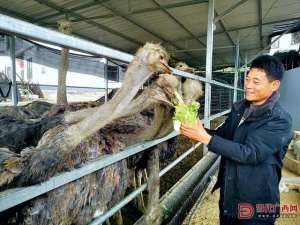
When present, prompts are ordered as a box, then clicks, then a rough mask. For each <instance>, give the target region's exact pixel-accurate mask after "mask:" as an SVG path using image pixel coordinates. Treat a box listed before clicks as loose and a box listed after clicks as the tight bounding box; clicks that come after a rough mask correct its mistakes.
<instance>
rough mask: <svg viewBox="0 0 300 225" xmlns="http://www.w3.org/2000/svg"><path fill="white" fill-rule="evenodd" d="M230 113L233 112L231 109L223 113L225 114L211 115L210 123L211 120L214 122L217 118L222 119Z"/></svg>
mask: <svg viewBox="0 0 300 225" xmlns="http://www.w3.org/2000/svg"><path fill="white" fill-rule="evenodd" d="M230 111H231V109H228V110H225V111H223V112H220V113H217V114H214V115H211V116H210V117H209V118H208V119H209V120H210V121H211V120H214V119H216V118H218V117H220V116H224V115H226V114H228V113H230Z"/></svg>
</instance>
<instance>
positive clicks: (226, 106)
mask: <svg viewBox="0 0 300 225" xmlns="http://www.w3.org/2000/svg"><path fill="white" fill-rule="evenodd" d="M42 2H43V1H42ZM244 2H246V1H240V2H238V3H237V4H236V5H234V6H233V7H232V8H231V9H229V10H228V11H227V12H225V13H224V14H223V15H219V17H217V19H218V20H220V19H221V18H222V17H224V16H226V15H227V14H229V13H230V12H231V11H232V10H233V9H235V8H236V7H238V6H239V5H240V4H243V3H244ZM214 10H215V9H214V0H209V1H208V23H207V40H206V42H207V44H206V66H205V77H203V76H198V75H194V74H191V73H188V72H184V71H180V70H178V69H172V72H173V74H174V75H176V76H179V77H184V78H189V79H194V80H199V81H201V82H203V84H205V88H204V90H205V95H204V99H202V100H203V104H202V106H203V108H201V109H202V112H201V114H202V115H203V121H204V124H205V126H206V127H207V128H209V127H210V124H211V121H213V120H215V119H217V118H219V117H222V116H225V115H226V114H228V113H229V112H230V108H231V105H232V103H233V102H236V101H238V100H240V99H242V98H243V97H244V90H243V89H244V87H243V86H244V85H243V84H241V81H242V80H244V79H241V77H244V76H245V75H246V73H247V65H248V62H251V60H252V59H253V57H251V58H249V59H248V60H247V57H245V63H244V64H243V65H242V66H240V58H241V57H240V55H239V53H240V50H239V42H238V41H237V42H236V43H234V44H235V74H234V85H233V86H232V85H230V84H226V83H223V82H220V81H216V80H215V79H213V76H212V75H213V71H212V66H213V65H212V63H213V62H212V58H213V48H214V46H213V37H214V21H216V20H215V19H216V18H214V17H215V11H214ZM0 31H1V32H2V33H4V34H6V35H8V36H9V41H10V57H11V60H12V73H11V74H12V84H11V92H12V102H13V105H15V106H17V104H18V91H17V89H18V87H17V82H16V80H17V79H16V63H15V57H16V52H15V43H16V39H17V38H18V39H20V38H21V39H22V38H28V39H31V40H35V41H41V42H45V43H49V44H52V45H56V46H61V47H65V48H69V49H74V50H77V51H80V52H84V53H88V54H91V55H93V56H95V57H99V58H105V59H106V61H105V63H106V64H107V62H108V61H114V60H115V61H118V62H122V63H124V64H128V63H130V62H131V61H132V60H133V58H134V56H133V55H131V54H128V53H125V52H122V51H119V50H116V49H113V48H110V47H106V46H104V45H100V44H96V43H94V42H91V41H88V40H84V39H80V38H77V37H74V36H70V35H67V34H63V33H61V32H57V31H54V30H50V29H47V28H44V27H41V26H38V25H34V24H32V23H29V22H25V21H22V20H19V19H16V18H13V17H10V16H7V15H3V14H0ZM273 42H274V41H273ZM271 44H272V43H271ZM271 44H270V45H271ZM270 45H268V46H266V47H264V48H263V49H262V50H265V49H267V48H268V47H270ZM261 53H262V51H259V52H258V53H257V54H255V55H253V56H254V57H255V56H256V55H259V54H261ZM104 68H106V67H104ZM240 68H244V71H243V72H242V73H241V72H240V71H241V70H240ZM104 71H105V74H104V78H105V87H103V88H104V89H105V102H107V101H108V95H109V93H108V88H109V86H108V80H109V79H108V75H107V70H105V69H104ZM239 83H240V84H239ZM224 96H225V97H224ZM224 98H225V100H224ZM224 102H225V103H224ZM178 135H179V133H178V132H176V131H173V132H171V133H170V134H168V135H166V136H164V137H162V138H159V139H155V140H151V141H145V142H142V143H138V144H134V145H132V146H128V147H125V148H124V149H122V151H119V152H117V153H112V154H107V155H105V156H102V157H100V158H99V159H97V160H94V161H92V162H89V163H87V164H85V165H82V166H81V167H80V168H75V169H73V170H71V171H67V172H63V173H61V174H59V175H56V176H54V177H51V178H50V179H48V180H46V181H44V182H42V183H40V184H37V185H31V186H27V187H18V188H11V189H8V190H4V191H2V192H0V212H5V211H6V210H9V209H11V208H13V207H16V206H18V205H21V204H23V203H25V202H27V201H29V200H32V199H34V198H36V197H38V196H41V195H43V194H46V193H48V192H50V191H53V190H55V189H57V188H59V187H62V186H63V185H66V184H68V183H70V182H73V181H76V180H78V179H80V178H82V177H84V176H87V175H89V174H92V173H94V172H96V171H99V170H101V169H104V168H106V167H108V166H110V165H114V164H115V163H118V162H120V161H122V160H124V159H128V158H129V157H132V156H134V155H136V154H138V153H141V152H146V151H149V152H150V153H151V152H152V153H151V154H150V156H151V157H152V158H151V160H152V163H153V165H156V167H155V166H154V167H155V168H154V169H153V168H152V169H153V170H154V172H153V171H152V172H151V171H150V172H149V178H148V183H144V184H141V185H140V186H139V187H137V188H136V189H134V190H133V191H132V192H130V193H127V194H126V196H125V197H124V198H123V199H121V200H120V201H118V202H117V203H116V204H114V205H113V206H112V207H111V208H109V209H107V210H105V212H100V213H97V215H96V216H94V218H93V220H92V221H91V223H90V224H91V225H96V224H103V223H105V222H107V221H108V219H109V218H110V217H112V216H113V215H115V214H117V213H118V212H119V210H121V209H122V208H123V207H124V206H126V205H127V204H128V203H129V202H131V201H132V200H133V199H135V198H137V197H138V196H140V195H141V193H143V192H144V191H145V190H146V189H148V193H149V195H150V196H152V195H153V196H154V197H153V198H154V200H153V201H154V202H153V201H152V200H150V201H149V200H148V205H147V210H146V211H145V212H144V216H142V217H141V218H140V219H139V220H138V221H136V223H135V224H145V223H146V224H151V223H149V221H152V220H153V218H151V217H157V216H158V215H156V214H155V209H156V207H157V206H158V205H159V207H160V208H161V209H162V212H163V215H160V216H158V217H160V218H163V223H166V224H179V223H180V222H182V221H183V219H184V216H185V215H186V212H187V211H189V210H190V209H191V207H192V205H193V203H194V202H195V200H196V199H197V198H198V197H199V195H200V193H203V192H205V190H206V188H207V187H208V184H209V183H210V182H211V176H212V175H213V174H214V173H215V172H216V170H217V168H218V163H219V159H218V156H217V155H215V154H213V153H209V152H207V150H206V148H205V146H203V149H204V150H203V152H204V153H203V154H204V156H203V158H202V159H201V160H200V161H199V162H198V163H196V164H195V165H194V166H193V167H192V169H190V170H189V171H188V172H187V173H186V174H185V175H184V176H183V177H182V178H181V179H180V180H179V181H178V182H177V183H176V184H175V185H174V186H173V187H172V188H170V189H169V190H168V191H167V192H166V193H165V194H164V195H163V196H162V197H160V198H159V199H157V190H158V192H159V187H157V185H156V184H157V181H159V177H163V176H164V175H165V174H166V173H168V172H169V171H171V170H172V169H173V168H174V167H175V166H176V165H178V164H179V163H180V162H181V161H182V160H183V159H185V158H186V157H188V156H189V155H190V154H192V153H193V152H194V151H195V149H197V148H198V147H199V146H201V144H200V143H197V144H195V145H194V146H193V147H191V148H190V149H187V150H186V151H185V152H184V153H182V154H181V155H180V156H178V157H177V158H176V159H175V160H174V161H173V162H171V163H169V164H168V165H167V166H166V167H164V168H163V169H162V170H160V171H155V169H157V163H159V161H158V160H159V158H158V157H157V155H156V156H155V154H154V153H153V152H154V151H153V147H155V146H157V145H158V144H160V143H163V142H165V141H167V140H170V139H172V138H174V137H176V136H178ZM155 163H156V164H155ZM158 200H159V202H157V201H158ZM155 201H156V202H155ZM155 219H156V218H154V221H155ZM145 221H146V222H145ZM156 223H157V221H156ZM156 223H154V222H153V223H152V224H156Z"/></svg>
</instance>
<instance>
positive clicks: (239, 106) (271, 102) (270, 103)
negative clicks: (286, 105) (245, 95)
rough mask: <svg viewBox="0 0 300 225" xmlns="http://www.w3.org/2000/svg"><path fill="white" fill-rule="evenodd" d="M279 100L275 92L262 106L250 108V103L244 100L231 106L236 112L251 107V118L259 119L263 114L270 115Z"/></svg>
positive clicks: (278, 95)
mask: <svg viewBox="0 0 300 225" xmlns="http://www.w3.org/2000/svg"><path fill="white" fill-rule="evenodd" d="M279 98H280V94H279V93H278V92H277V91H276V92H274V93H273V94H272V95H271V97H270V98H269V99H268V100H267V101H266V102H265V103H264V104H263V105H260V106H251V102H249V101H247V100H246V99H244V100H242V101H240V102H237V103H235V104H234V105H233V107H234V109H235V110H237V111H240V110H243V111H244V110H245V109H246V108H248V107H253V109H252V110H251V111H252V112H251V117H259V116H261V115H263V114H264V113H267V112H269V113H271V112H272V110H273V108H274V106H275V104H276V103H277V102H278V100H279Z"/></svg>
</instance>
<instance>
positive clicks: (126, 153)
mask: <svg viewBox="0 0 300 225" xmlns="http://www.w3.org/2000/svg"><path fill="white" fill-rule="evenodd" d="M177 135H178V132H175V131H173V132H172V133H170V134H169V135H167V136H165V137H163V138H160V139H156V140H152V141H146V142H143V143H140V144H136V145H132V146H129V147H127V148H124V150H123V151H121V152H118V153H115V154H113V155H107V156H104V157H102V158H101V159H98V160H96V161H94V162H91V163H89V164H87V165H85V166H83V167H81V168H78V169H74V170H72V171H70V172H65V173H62V174H60V175H57V176H54V177H52V178H50V179H49V180H48V181H46V182H43V183H41V184H38V185H33V186H29V187H24V188H17V189H8V190H6V191H3V192H0V212H1V211H4V210H6V209H9V208H11V207H13V206H16V205H18V204H21V203H23V202H25V201H28V200H30V199H33V198H35V197H37V196H39V195H42V194H45V193H47V192H49V191H51V190H53V189H55V188H58V187H60V186H63V185H65V184H67V183H69V182H72V181H74V180H77V179H79V178H81V177H83V176H86V175H88V174H91V173H93V172H95V171H97V170H99V169H102V168H104V167H107V166H109V165H111V164H113V163H116V162H118V161H120V160H123V159H126V158H128V157H130V156H132V155H134V154H137V153H139V152H142V151H143V150H145V149H147V148H150V147H152V146H154V145H157V144H159V143H161V142H164V141H166V140H168V139H170V138H172V137H175V136H177Z"/></svg>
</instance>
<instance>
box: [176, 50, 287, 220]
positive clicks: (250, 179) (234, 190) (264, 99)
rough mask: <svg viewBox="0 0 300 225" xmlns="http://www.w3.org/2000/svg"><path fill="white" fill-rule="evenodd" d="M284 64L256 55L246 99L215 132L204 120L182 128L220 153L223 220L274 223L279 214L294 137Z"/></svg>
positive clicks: (232, 110)
mask: <svg viewBox="0 0 300 225" xmlns="http://www.w3.org/2000/svg"><path fill="white" fill-rule="evenodd" d="M283 72H284V69H283V66H282V64H281V62H280V61H278V60H277V59H276V58H275V57H273V56H269V55H264V56H260V57H258V58H256V59H255V60H254V61H253V62H252V64H251V67H250V71H249V73H248V75H247V78H246V99H244V100H242V101H240V102H237V103H235V104H234V105H233V107H232V109H231V112H230V114H229V116H228V118H227V119H226V121H225V122H224V124H223V125H222V126H221V127H219V128H218V129H217V130H216V131H212V130H206V129H204V128H203V126H202V123H201V122H199V123H198V126H196V127H191V126H187V125H182V126H181V133H182V134H183V135H186V136H188V137H190V138H191V139H194V140H197V141H199V142H202V143H204V144H206V145H207V146H208V149H209V150H210V151H212V152H214V153H216V154H220V155H221V156H222V157H221V164H220V169H219V175H218V181H217V183H216V186H215V188H214V189H216V188H218V187H220V201H219V209H220V224H221V225H224V224H226V225H227V224H232V225H239V224H255V225H260V224H274V223H275V219H276V217H278V216H279V211H280V207H279V197H280V196H279V188H278V184H279V181H280V178H281V168H282V160H283V158H284V155H285V153H286V150H287V147H288V144H289V142H290V140H291V136H292V131H291V126H292V119H291V116H290V115H289V113H288V112H286V111H285V110H284V109H283V108H282V107H281V106H280V105H279V104H278V99H279V93H278V92H277V90H278V88H279V86H280V80H281V79H282V76H283Z"/></svg>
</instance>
